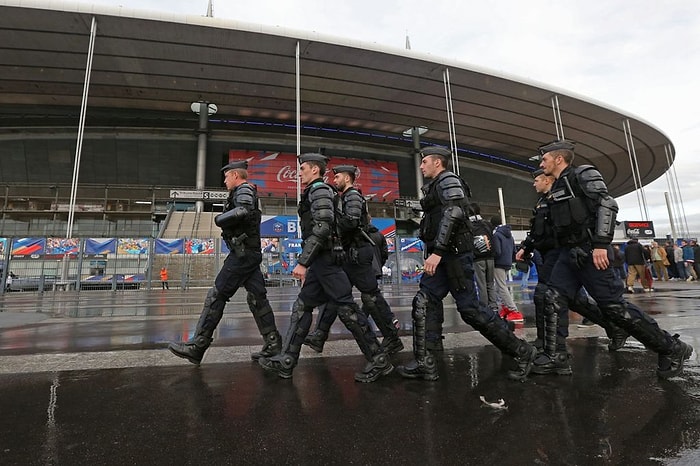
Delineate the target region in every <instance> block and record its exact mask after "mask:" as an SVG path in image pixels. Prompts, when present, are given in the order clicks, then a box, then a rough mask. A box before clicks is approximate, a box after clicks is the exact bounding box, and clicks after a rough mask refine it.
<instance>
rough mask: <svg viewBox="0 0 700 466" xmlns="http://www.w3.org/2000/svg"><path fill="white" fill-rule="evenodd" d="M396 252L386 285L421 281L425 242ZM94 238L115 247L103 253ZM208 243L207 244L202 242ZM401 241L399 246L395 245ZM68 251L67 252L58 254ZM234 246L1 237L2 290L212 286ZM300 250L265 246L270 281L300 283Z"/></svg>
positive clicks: (411, 242)
mask: <svg viewBox="0 0 700 466" xmlns="http://www.w3.org/2000/svg"><path fill="white" fill-rule="evenodd" d="M389 240H390V241H389V243H390V245H391V246H390V248H391V249H390V250H393V251H394V252H392V253H390V255H389V259H388V261H387V263H386V266H385V267H384V268H383V272H384V273H383V276H382V278H381V280H382V282H383V283H386V284H398V285H401V284H408V283H416V282H417V281H418V280H419V279H420V275H421V273H422V270H423V251H422V243H421V242H420V241H419V240H417V239H416V238H399V237H397V238H389ZM90 241H92V242H96V243H98V244H99V245H100V246H106V245H107V244H108V243H110V242H111V241H114V242H115V245H112V244H111V243H110V244H109V247H112V246H114V249H111V251H113V252H107V253H103V254H98V252H100V250H99V248H98V249H95V245H94V244H92V243H89V242H90ZM159 241H168V242H170V243H171V245H172V244H177V242H178V241H181V242H182V243H183V244H184V246H183V249H182V252H176V253H173V252H170V253H162V247H161V246H162V245H160V246H159V243H158V242H159ZM202 245H205V246H202ZM394 245H395V247H394ZM58 252H62V254H58ZM227 254H228V250H227V249H226V247H225V246H224V245H223V244H222V242H221V241H220V239H204V240H198V239H186V238H184V239H176V240H157V239H152V238H151V239H148V238H147V239H133V238H97V239H96V238H83V239H75V240H62V239H61V240H58V239H56V238H0V260H1V262H0V277H1V278H2V283H4V285H5V286H3V287H1V288H0V294H2V293H16V292H34V293H45V292H56V291H64V290H65V291H68V290H75V291H79V292H82V291H92V290H111V291H115V292H116V291H118V292H132V291H138V290H144V289H145V290H150V289H155V288H163V287H165V286H166V284H165V283H163V282H162V281H161V275H160V272H161V270H162V269H163V268H164V269H165V271H166V272H167V287H168V288H174V289H188V288H194V287H209V286H211V285H212V284H213V282H214V279H215V277H216V274H217V273H218V271H219V270H220V269H221V267H222V265H223V262H224V259H225V258H226V255H227ZM296 255H297V252H294V251H285V250H284V248H283V247H279V248H278V249H277V250H273V251H269V250H267V251H266V250H263V261H262V264H261V271H262V273H263V275H264V276H265V277H266V283H267V286H271V287H272V286H275V287H276V286H296V285H298V281H297V280H295V279H293V278H292V276H291V272H292V270H293V268H294V266H295V265H296Z"/></svg>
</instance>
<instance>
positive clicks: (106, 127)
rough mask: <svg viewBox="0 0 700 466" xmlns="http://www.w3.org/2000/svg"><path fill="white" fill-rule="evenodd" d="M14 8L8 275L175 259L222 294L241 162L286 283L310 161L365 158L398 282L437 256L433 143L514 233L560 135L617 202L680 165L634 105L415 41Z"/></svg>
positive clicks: (65, 278) (43, 285)
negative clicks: (424, 250)
mask: <svg viewBox="0 0 700 466" xmlns="http://www.w3.org/2000/svg"><path fill="white" fill-rule="evenodd" d="M0 13H1V14H0V39H1V40H0V50H2V56H3V60H2V61H0V66H1V67H2V74H0V95H2V99H1V100H0V141H1V144H0V184H1V185H2V188H3V192H2V196H3V199H2V202H1V203H0V205H1V208H2V216H1V217H0V247H2V254H3V257H4V263H5V264H9V266H5V267H4V268H3V279H4V278H5V276H6V275H7V274H8V272H9V271H10V269H11V270H12V271H13V272H14V273H16V275H17V276H18V277H22V276H25V277H29V276H31V277H33V278H34V279H35V281H36V279H37V278H38V282H37V285H36V288H37V289H47V288H48V287H49V286H50V287H52V288H53V287H55V286H57V284H59V285H62V286H65V285H66V284H67V285H69V286H76V287H78V288H82V287H83V286H84V285H85V287H87V284H86V282H88V281H93V282H95V283H98V284H99V286H104V287H107V288H111V289H117V288H124V287H127V285H129V284H131V283H136V284H138V283H139V282H142V281H147V282H148V283H149V286H150V281H151V280H150V279H151V278H154V277H151V272H150V271H151V270H157V269H159V268H160V267H161V266H164V265H167V266H168V267H169V268H170V270H171V276H174V277H178V280H179V279H180V277H181V280H180V281H181V283H182V286H183V287H185V286H189V285H190V284H193V283H194V284H196V283H197V281H202V282H207V283H209V282H210V281H211V278H212V276H213V275H212V274H213V273H215V272H214V270H218V264H219V261H220V260H221V259H220V258H221V255H222V254H225V253H226V251H225V247H224V246H222V245H221V243H220V241H219V238H218V236H219V232H218V229H217V228H216V227H215V226H213V215H214V214H215V213H216V212H217V211H220V210H221V205H222V198H223V197H225V194H226V193H225V192H224V191H223V187H222V177H221V173H220V168H221V166H223V165H224V164H225V163H227V162H228V161H229V160H232V159H238V158H247V159H249V160H250V172H251V179H252V181H253V182H254V183H256V184H257V185H258V189H259V192H260V194H261V198H262V209H263V214H264V215H265V222H264V224H263V235H264V236H265V238H266V239H265V240H264V241H265V244H264V245H263V247H264V248H269V249H268V252H267V253H266V254H269V256H268V257H267V260H266V267H267V270H266V272H268V273H269V274H271V275H273V276H274V275H279V277H280V278H279V282H280V283H282V281H283V278H282V277H284V276H285V271H287V270H288V269H289V267H290V265H291V264H293V260H294V254H295V252H294V251H295V250H296V249H295V248H298V242H297V241H295V238H296V226H295V225H296V224H295V212H296V203H297V189H298V187H297V183H296V160H295V157H296V154H298V153H303V152H311V151H313V152H321V153H324V154H325V155H327V156H329V157H330V158H331V162H330V166H331V167H332V166H333V165H334V164H340V163H352V164H355V165H357V166H358V167H359V169H360V176H359V178H358V183H359V185H360V187H361V189H362V191H363V193H364V194H365V195H366V196H367V197H368V199H369V206H370V213H371V214H372V217H373V218H374V219H375V220H374V221H375V223H377V225H378V226H379V227H380V229H381V230H382V231H383V232H384V233H385V235H387V236H389V237H391V238H394V239H395V247H396V251H397V253H402V252H403V253H405V254H406V256H405V257H404V258H403V259H401V258H396V259H395V262H394V267H395V268H396V272H397V273H396V274H395V275H394V276H395V277H397V276H403V273H404V272H408V271H409V270H410V269H411V268H412V266H413V262H412V261H413V260H414V259H412V257H413V256H411V254H413V255H417V256H420V251H419V249H418V248H419V245H417V244H416V241H415V238H414V236H415V227H416V219H415V214H414V213H413V211H412V209H411V206H412V205H413V202H415V201H416V200H417V199H418V190H419V187H420V185H421V184H422V180H421V179H420V174H419V172H418V170H417V160H418V156H417V152H418V150H419V149H420V148H421V147H423V146H426V145H441V146H445V147H451V148H453V149H454V151H455V153H456V159H455V161H454V162H455V163H456V166H455V170H456V171H458V172H459V173H460V174H461V176H462V177H463V178H464V179H465V180H466V181H467V182H468V183H469V185H470V186H471V189H472V196H473V199H474V200H475V201H477V202H479V203H480V204H481V205H482V211H483V212H484V213H485V215H502V216H503V217H504V218H505V220H506V221H507V222H508V223H510V224H511V225H513V227H514V229H524V228H526V225H527V221H528V219H529V215H530V209H531V207H532V204H533V203H534V201H535V193H534V191H533V190H532V186H531V177H530V172H531V171H532V170H533V169H534V168H535V167H536V165H537V161H536V160H534V159H533V156H535V153H536V148H537V147H538V146H539V145H540V144H542V143H544V142H548V141H551V140H553V139H557V138H559V137H562V136H563V137H566V138H567V139H571V140H573V141H575V142H576V143H577V149H576V153H577V163H578V164H592V165H595V166H596V167H597V168H598V169H599V170H600V171H601V172H602V173H603V175H604V177H605V179H606V181H607V182H608V187H609V189H610V191H611V193H612V194H613V195H614V196H621V195H624V194H626V193H629V192H632V191H634V190H635V189H636V188H637V187H639V186H643V185H646V184H648V183H650V182H652V181H653V180H655V179H656V178H658V177H660V176H661V175H663V174H664V173H665V171H666V170H667V169H668V167H669V166H670V164H671V163H672V162H673V159H674V156H675V152H674V148H673V144H672V142H671V141H670V140H669V138H668V137H667V136H666V135H665V134H664V133H663V132H662V131H661V130H659V129H658V128H655V127H654V126H653V125H651V124H649V123H647V122H645V121H642V120H640V119H639V118H636V117H634V116H633V115H629V114H627V113H625V112H624V111H623V110H619V109H615V108H612V107H610V106H607V105H605V104H603V103H600V102H594V101H592V100H590V99H586V98H585V97H582V96H577V95H574V94H572V93H571V92H568V91H564V90H561V89H554V88H550V87H547V86H544V85H541V84H538V83H533V82H528V81H527V80H524V79H520V78H517V77H513V76H506V75H503V74H499V73H494V72H492V71H488V70H483V69H476V68H474V67H471V66H469V65H468V64H465V63H460V62H456V61H450V60H443V59H440V58H439V57H434V56H431V55H425V54H421V53H416V52H413V51H411V50H403V49H394V48H388V47H383V46H381V45H377V44H369V43H360V42H356V41H348V40H344V39H340V38H335V37H327V36H321V35H318V34H315V33H310V32H303V31H292V30H288V29H285V28H281V27H269V26H263V25H256V24H247V23H241V22H237V21H232V20H222V19H218V18H212V17H206V16H179V15H173V14H170V13H168V12H145V11H136V10H129V9H124V8H109V7H103V6H95V5H90V4H84V3H76V2H58V1H26V0H25V1H19V0H16V1H8V0H1V1H0ZM403 247H405V250H403V249H402V248H403ZM68 259H70V260H68ZM212 261H213V262H214V264H213V265H212ZM415 261H418V259H415ZM408 273H409V275H410V273H411V272H408ZM408 278H409V279H411V278H412V277H410V276H409V277H408ZM154 279H155V278H154ZM32 283H34V282H32ZM95 286H98V285H95ZM28 288H34V287H33V286H32V287H28Z"/></svg>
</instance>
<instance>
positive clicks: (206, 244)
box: [185, 238, 214, 254]
mask: <svg viewBox="0 0 700 466" xmlns="http://www.w3.org/2000/svg"><path fill="white" fill-rule="evenodd" d="M185 253H187V254H214V239H213V238H206V239H199V238H193V239H188V240H187V241H186V242H185Z"/></svg>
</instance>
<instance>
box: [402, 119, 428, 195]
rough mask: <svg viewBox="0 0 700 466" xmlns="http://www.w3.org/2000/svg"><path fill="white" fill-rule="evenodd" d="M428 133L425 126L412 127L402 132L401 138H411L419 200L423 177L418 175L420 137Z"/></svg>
mask: <svg viewBox="0 0 700 466" xmlns="http://www.w3.org/2000/svg"><path fill="white" fill-rule="evenodd" d="M427 132H428V128H426V127H425V126H413V127H411V128H408V129H406V130H404V132H403V133H402V134H403V137H405V138H409V137H410V138H411V139H412V140H413V161H414V165H415V167H414V171H415V173H416V197H418V198H419V199H420V197H421V190H420V187H421V185H422V184H423V177H422V176H421V175H420V137H421V136H422V135H424V134H425V133H427Z"/></svg>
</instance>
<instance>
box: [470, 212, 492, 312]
mask: <svg viewBox="0 0 700 466" xmlns="http://www.w3.org/2000/svg"><path fill="white" fill-rule="evenodd" d="M469 207H470V208H471V210H472V213H473V215H472V216H470V217H469V220H470V221H471V223H472V234H473V235H474V276H475V278H476V288H477V291H478V292H479V302H480V303H481V304H483V305H484V306H486V307H488V308H489V309H491V310H493V311H494V312H498V297H497V295H496V288H495V284H494V262H493V256H494V253H493V226H492V225H491V224H490V223H489V222H488V220H486V219H484V218H482V217H481V207H480V206H479V204H477V203H476V202H473V203H472V204H471V205H470V206H469Z"/></svg>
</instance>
